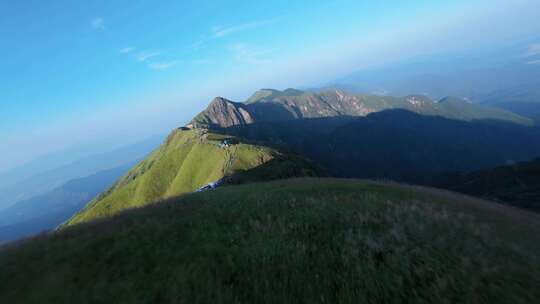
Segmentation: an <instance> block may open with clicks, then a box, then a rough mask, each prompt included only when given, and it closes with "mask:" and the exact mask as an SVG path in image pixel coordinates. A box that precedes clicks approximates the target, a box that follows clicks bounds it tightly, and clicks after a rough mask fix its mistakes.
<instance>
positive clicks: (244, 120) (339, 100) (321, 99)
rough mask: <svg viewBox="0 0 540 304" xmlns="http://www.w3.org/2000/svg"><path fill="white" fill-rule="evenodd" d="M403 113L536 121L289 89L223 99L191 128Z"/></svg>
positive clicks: (456, 102)
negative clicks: (243, 99)
mask: <svg viewBox="0 0 540 304" xmlns="http://www.w3.org/2000/svg"><path fill="white" fill-rule="evenodd" d="M392 109H403V110H409V111H411V112H414V113H418V114H423V115H431V116H441V117H445V118H451V119H458V120H465V121H471V120H474V119H493V120H503V121H510V122H514V123H518V124H524V125H532V124H533V121H532V120H530V119H528V118H525V117H522V116H519V115H517V114H514V113H511V112H508V111H505V110H502V109H497V108H490V107H485V106H481V105H477V104H473V103H470V102H468V101H466V100H464V99H460V98H457V97H448V98H444V99H442V100H440V101H439V102H435V101H433V100H431V99H430V98H428V97H426V96H421V95H410V96H406V97H391V96H377V95H356V94H350V93H347V92H345V91H341V90H329V91H323V92H319V93H315V92H302V91H299V90H294V89H288V90H285V91H283V92H281V91H277V90H268V89H265V90H261V91H258V92H256V93H255V94H254V95H253V96H252V97H250V98H249V99H248V100H247V101H246V102H245V103H238V102H233V101H230V100H227V99H225V98H222V97H219V98H216V99H214V100H213V101H212V102H211V103H210V105H209V106H208V108H207V109H206V110H204V111H202V112H201V113H200V114H199V115H197V116H196V117H195V118H194V119H193V120H192V121H191V123H190V124H189V125H188V126H191V127H209V128H219V127H231V126H238V125H248V124H253V123H259V122H266V121H278V120H294V119H305V118H324V117H342V116H355V117H363V116H366V115H368V114H370V113H375V112H380V111H384V110H392Z"/></svg>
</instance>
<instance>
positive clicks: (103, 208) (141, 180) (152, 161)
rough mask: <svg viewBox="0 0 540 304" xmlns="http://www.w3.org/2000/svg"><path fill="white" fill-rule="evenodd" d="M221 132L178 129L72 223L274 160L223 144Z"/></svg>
mask: <svg viewBox="0 0 540 304" xmlns="http://www.w3.org/2000/svg"><path fill="white" fill-rule="evenodd" d="M221 137H222V136H221V135H217V134H205V133H204V131H202V130H190V131H181V130H176V131H174V132H173V133H172V134H171V135H170V136H169V137H168V139H167V141H166V142H165V143H164V144H163V145H162V146H161V147H159V148H158V149H157V150H156V151H155V152H154V153H152V154H151V155H150V156H149V157H148V158H147V159H146V160H145V161H143V162H141V163H140V164H139V165H137V166H136V167H135V168H134V169H133V170H131V171H130V172H128V174H127V175H126V176H124V177H123V178H122V179H121V180H120V181H119V182H118V183H117V184H116V185H115V186H113V187H112V188H111V189H110V190H109V191H107V192H106V193H105V194H104V195H102V196H100V197H99V198H98V199H96V200H95V201H93V202H92V203H91V204H89V205H88V207H87V208H85V209H84V210H83V211H82V212H80V213H78V214H76V215H75V216H74V217H73V218H72V219H71V220H70V221H69V222H68V223H67V225H72V224H76V223H80V222H84V221H88V220H92V219H95V218H100V217H106V216H110V215H113V214H115V213H117V212H120V211H121V210H124V209H126V208H133V207H140V206H143V205H145V204H148V203H152V202H156V201H159V200H162V199H165V198H168V197H172V196H176V195H179V194H182V193H188V192H193V191H195V190H196V189H198V188H199V187H201V186H203V185H205V184H207V183H209V182H213V181H216V180H219V179H221V178H223V177H224V176H226V175H228V174H232V173H233V172H235V171H242V170H247V169H251V168H253V167H256V166H258V165H260V164H262V163H265V162H268V161H270V160H271V159H273V158H274V154H275V153H276V151H274V150H272V149H269V148H265V147H258V146H253V145H248V144H243V143H238V144H236V145H232V146H229V147H219V143H220V142H221V141H220V140H221V139H222V138H221Z"/></svg>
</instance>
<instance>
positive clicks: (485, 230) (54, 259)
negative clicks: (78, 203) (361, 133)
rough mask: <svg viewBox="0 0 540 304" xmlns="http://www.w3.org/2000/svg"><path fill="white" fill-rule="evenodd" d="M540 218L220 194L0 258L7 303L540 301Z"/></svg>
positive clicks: (400, 190)
mask: <svg viewBox="0 0 540 304" xmlns="http://www.w3.org/2000/svg"><path fill="white" fill-rule="evenodd" d="M538 252H540V217H539V216H538V215H537V214H534V213H531V212H525V211H521V210H518V209H515V208H512V207H508V206H502V205H499V204H494V203H489V202H485V201H481V200H478V199H474V198H471V197H467V196H464V195H459V194H455V193H451V192H446V191H440V190H434V189H429V188H420V187H411V186H402V185H397V184H386V183H375V182H368V181H358V180H339V179H294V180H281V181H276V182H269V183H255V184H248V185H241V186H230V187H223V188H221V189H220V188H218V189H216V190H214V191H208V192H204V193H195V194H188V195H184V196H181V197H178V198H172V199H170V200H168V201H167V202H164V203H161V204H154V205H150V206H146V207H144V208H141V209H137V210H131V211H128V212H124V213H122V214H119V215H117V216H115V217H113V218H109V219H104V220H101V221H97V222H94V223H89V224H83V225H78V226H76V227H70V228H66V229H64V230H62V231H59V232H55V233H53V234H50V235H43V236H40V237H37V238H34V239H32V240H29V241H25V242H22V243H20V244H14V245H11V246H7V247H4V248H0V281H1V282H2V284H0V302H2V303H33V302H36V303H42V302H54V303H87V302H115V303H174V302H185V303H213V302H216V301H217V302H221V303H323V302H324V303H351V302H354V303H372V302H376V303H408V302H413V303H416V302H418V303H424V302H425V303H444V302H448V303H476V302H479V303H537V302H538V300H539V299H540V290H539V289H538V286H540V260H539V259H538V258H537V256H538Z"/></svg>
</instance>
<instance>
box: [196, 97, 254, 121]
mask: <svg viewBox="0 0 540 304" xmlns="http://www.w3.org/2000/svg"><path fill="white" fill-rule="evenodd" d="M253 121H254V120H253V117H251V114H250V113H249V112H248V111H247V110H246V109H245V105H244V104H242V103H238V102H234V101H231V100H228V99H226V98H223V97H219V96H218V97H216V98H214V99H213V100H212V102H211V103H210V104H209V105H208V107H207V108H206V110H204V111H202V112H201V113H199V115H197V116H196V117H195V118H193V120H192V121H191V122H190V123H189V124H188V126H190V127H195V128H207V127H222V128H227V127H231V126H236V125H245V124H249V123H252V122H253Z"/></svg>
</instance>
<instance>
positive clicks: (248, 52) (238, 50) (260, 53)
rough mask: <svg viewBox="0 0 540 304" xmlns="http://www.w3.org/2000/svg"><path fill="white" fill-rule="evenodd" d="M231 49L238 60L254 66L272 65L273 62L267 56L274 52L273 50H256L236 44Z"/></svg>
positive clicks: (242, 44) (245, 45)
mask: <svg viewBox="0 0 540 304" xmlns="http://www.w3.org/2000/svg"><path fill="white" fill-rule="evenodd" d="M230 49H231V51H232V52H233V54H234V56H235V57H236V60H238V61H240V62H244V63H248V64H254V65H260V64H267V63H270V62H271V60H270V59H269V58H267V56H266V55H268V54H270V53H272V52H273V50H261V49H256V48H253V47H251V46H249V45H247V44H244V43H237V44H234V45H232V46H231V48H230Z"/></svg>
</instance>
